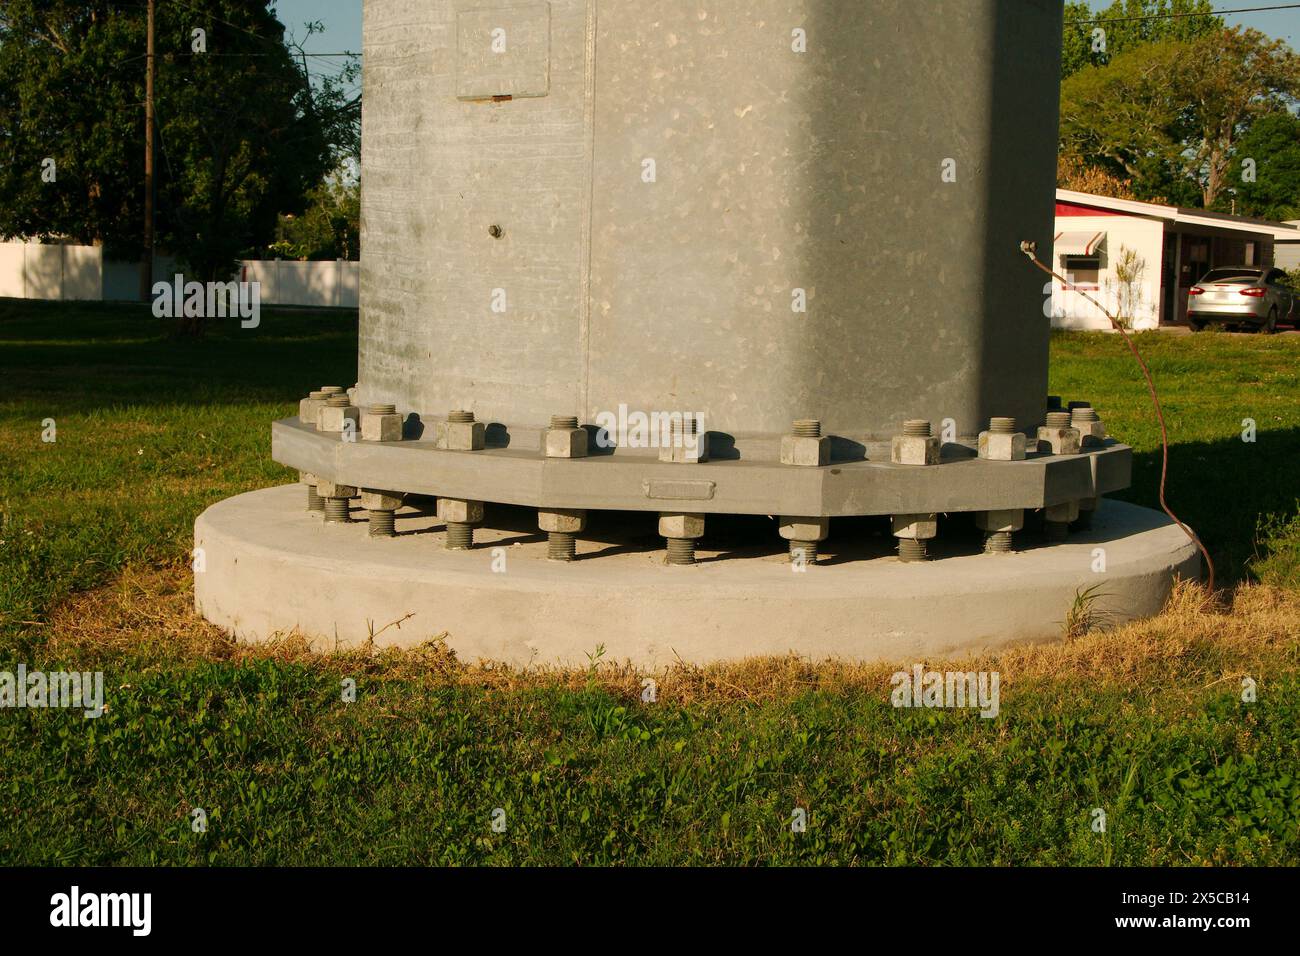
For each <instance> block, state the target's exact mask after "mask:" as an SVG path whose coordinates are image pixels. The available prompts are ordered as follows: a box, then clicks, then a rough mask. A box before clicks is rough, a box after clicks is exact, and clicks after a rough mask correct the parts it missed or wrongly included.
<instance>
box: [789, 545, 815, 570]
mask: <svg viewBox="0 0 1300 956" xmlns="http://www.w3.org/2000/svg"><path fill="white" fill-rule="evenodd" d="M801 558H802V560H803V563H804V564H816V563H817V542H816V541H791V542H790V560H791V561H798V560H800V559H801Z"/></svg>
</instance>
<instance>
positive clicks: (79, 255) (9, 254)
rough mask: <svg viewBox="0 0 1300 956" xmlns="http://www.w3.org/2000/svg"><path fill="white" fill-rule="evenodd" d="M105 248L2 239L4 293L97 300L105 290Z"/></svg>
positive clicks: (1, 286)
mask: <svg viewBox="0 0 1300 956" xmlns="http://www.w3.org/2000/svg"><path fill="white" fill-rule="evenodd" d="M103 285H104V250H103V249H101V248H99V247H97V246H71V245H61V244H57V243H51V244H44V243H39V242H0V295H2V296H11V297H13V298H16V299H54V300H65V299H66V300H74V299H82V300H90V301H95V300H97V299H99V298H100V296H101V295H102V294H103Z"/></svg>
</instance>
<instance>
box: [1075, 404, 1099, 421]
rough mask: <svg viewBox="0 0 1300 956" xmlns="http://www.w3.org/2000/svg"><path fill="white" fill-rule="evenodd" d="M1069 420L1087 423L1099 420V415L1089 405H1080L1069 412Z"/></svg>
mask: <svg viewBox="0 0 1300 956" xmlns="http://www.w3.org/2000/svg"><path fill="white" fill-rule="evenodd" d="M1070 421H1071V422H1079V423H1080V424H1083V425H1089V424H1092V423H1093V422H1099V421H1101V416H1100V415H1098V414H1097V410H1096V409H1095V408H1093V407H1092V406H1091V405H1088V406H1081V407H1079V408H1076V409H1074V410H1073V411H1071V412H1070Z"/></svg>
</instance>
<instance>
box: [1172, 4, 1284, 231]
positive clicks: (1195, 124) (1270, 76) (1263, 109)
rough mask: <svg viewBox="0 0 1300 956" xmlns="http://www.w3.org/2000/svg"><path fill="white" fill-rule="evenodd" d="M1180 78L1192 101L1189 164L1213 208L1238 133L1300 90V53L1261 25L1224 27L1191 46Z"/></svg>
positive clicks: (1186, 160)
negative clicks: (1261, 29) (1268, 34)
mask: <svg viewBox="0 0 1300 956" xmlns="http://www.w3.org/2000/svg"><path fill="white" fill-rule="evenodd" d="M1180 77H1181V79H1182V82H1183V84H1184V86H1185V88H1186V95H1187V96H1188V98H1189V100H1190V109H1189V112H1190V116H1189V127H1190V129H1189V131H1188V135H1187V136H1186V139H1185V146H1186V150H1187V155H1186V158H1185V168H1186V169H1187V171H1188V174H1189V175H1190V176H1191V177H1193V178H1195V179H1196V180H1197V181H1198V182H1200V183H1201V187H1202V192H1203V196H1202V201H1203V203H1204V205H1205V206H1206V208H1209V207H1211V206H1213V205H1214V203H1215V200H1216V199H1217V198H1218V197H1219V194H1220V193H1221V192H1222V191H1223V189H1224V188H1225V187H1226V186H1227V185H1228V177H1229V166H1230V164H1231V162H1232V156H1233V151H1234V147H1235V145H1236V142H1237V138H1238V137H1239V136H1240V135H1242V134H1243V133H1244V132H1245V131H1246V130H1247V129H1248V128H1249V126H1250V124H1251V122H1252V121H1253V120H1254V119H1255V118H1256V117H1259V116H1262V115H1264V114H1267V113H1272V112H1276V111H1277V110H1279V109H1282V108H1284V106H1285V104H1286V103H1287V101H1288V100H1290V99H1291V98H1292V97H1293V96H1294V94H1295V93H1296V91H1297V90H1298V89H1300V57H1297V56H1296V55H1295V53H1294V52H1292V50H1291V48H1290V47H1289V46H1287V44H1286V43H1285V42H1284V41H1282V40H1270V39H1269V38H1268V37H1266V36H1265V35H1264V34H1262V33H1260V32H1259V31H1258V30H1251V29H1234V30H1224V31H1222V32H1220V33H1218V34H1217V35H1215V36H1207V37H1201V38H1199V39H1197V40H1195V41H1193V42H1192V43H1191V44H1189V45H1188V50H1187V60H1186V62H1185V64H1184V68H1183V69H1182V70H1181V71H1180Z"/></svg>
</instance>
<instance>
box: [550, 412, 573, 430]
mask: <svg viewBox="0 0 1300 956" xmlns="http://www.w3.org/2000/svg"><path fill="white" fill-rule="evenodd" d="M551 427H552V428H577V427H578V416H577V415H552V416H551Z"/></svg>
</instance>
